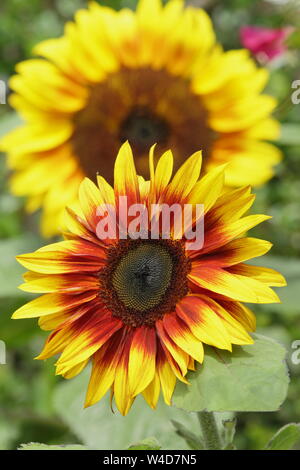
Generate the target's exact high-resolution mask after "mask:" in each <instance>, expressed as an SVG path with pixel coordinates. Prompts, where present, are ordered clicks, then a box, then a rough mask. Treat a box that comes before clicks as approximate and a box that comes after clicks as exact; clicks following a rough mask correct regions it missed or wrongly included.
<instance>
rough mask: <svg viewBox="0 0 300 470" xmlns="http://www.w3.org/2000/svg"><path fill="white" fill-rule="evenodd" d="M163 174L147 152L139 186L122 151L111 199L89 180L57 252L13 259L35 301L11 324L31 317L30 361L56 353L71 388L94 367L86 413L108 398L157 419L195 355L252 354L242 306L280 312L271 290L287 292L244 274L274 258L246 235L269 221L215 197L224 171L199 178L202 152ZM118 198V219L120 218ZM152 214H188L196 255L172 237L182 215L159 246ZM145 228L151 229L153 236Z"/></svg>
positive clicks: (165, 165)
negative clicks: (42, 340)
mask: <svg viewBox="0 0 300 470" xmlns="http://www.w3.org/2000/svg"><path fill="white" fill-rule="evenodd" d="M172 168H173V156H172V153H171V152H170V151H167V152H166V153H164V154H163V155H162V156H161V158H160V159H159V161H158V162H157V164H156V165H155V164H154V156H153V149H152V150H151V153H150V175H151V177H150V181H145V180H144V179H143V178H142V177H140V176H137V174H136V169H135V166H134V160H133V155H132V151H131V148H130V146H129V144H128V143H125V144H123V146H122V147H121V150H120V152H119V154H118V157H117V160H116V163H115V171H114V175H115V177H114V188H113V187H112V186H110V185H109V183H107V182H106V180H105V179H104V178H103V177H100V176H98V186H96V185H95V184H94V183H93V182H92V181H91V180H89V179H87V178H85V179H84V181H83V182H82V183H81V185H80V188H79V206H78V208H77V209H76V212H75V211H74V210H72V209H68V210H67V211H66V214H65V215H66V225H67V227H68V231H67V232H66V233H65V235H64V236H65V241H62V242H59V243H54V244H51V245H48V246H45V247H43V248H42V249H39V250H38V251H36V252H34V253H29V254H25V255H22V256H18V260H19V262H20V263H21V264H22V265H23V266H25V267H26V268H27V269H29V271H28V272H27V273H26V274H25V283H24V284H23V285H22V286H21V288H22V289H23V290H25V291H27V292H32V293H43V294H44V295H43V296H41V297H38V298H37V299H34V300H32V301H31V302H29V303H27V304H26V305H24V306H22V307H21V308H20V309H18V310H17V311H16V312H15V313H14V315H13V318H17V319H18V318H33V317H40V319H39V325H40V327H41V328H42V329H44V330H53V331H52V333H51V334H50V336H49V338H48V340H47V341H46V344H45V347H44V349H43V351H42V352H41V354H40V355H39V356H38V359H47V358H49V357H51V356H53V355H56V354H60V357H59V359H58V361H57V363H56V372H57V374H61V375H63V376H64V377H66V378H71V377H74V376H75V375H77V374H79V373H80V372H81V371H82V369H83V368H84V367H85V366H86V365H87V363H88V362H89V361H90V360H92V363H93V367H92V374H91V379H90V383H89V386H88V391H87V397H86V406H89V405H92V404H94V403H96V402H97V401H98V400H100V399H101V398H102V397H103V395H104V394H105V393H106V392H107V391H108V390H109V389H111V392H112V396H114V398H115V402H116V405H117V407H118V409H119V410H120V412H121V413H122V414H126V413H127V412H128V411H129V409H130V407H131V405H132V402H133V401H134V399H135V397H136V396H137V395H138V394H140V393H142V394H143V396H144V398H145V399H146V401H147V402H148V403H149V405H150V406H151V407H153V408H155V406H156V404H157V401H158V398H159V394H160V390H161V391H162V394H163V396H164V399H165V402H166V403H167V404H170V403H171V398H172V393H173V390H174V387H175V384H176V380H177V379H178V380H180V381H182V382H187V378H186V375H187V372H188V370H194V369H195V361H197V362H198V363H200V364H201V363H202V362H203V359H204V349H203V345H204V344H209V345H212V346H214V347H216V348H220V349H226V350H228V351H231V350H232V345H243V344H251V343H253V340H252V338H251V336H250V335H249V332H251V331H254V330H255V317H254V315H253V313H252V312H251V311H250V310H249V308H248V307H246V306H245V305H243V302H250V303H272V302H278V301H279V299H278V297H277V295H276V294H275V293H274V292H273V290H272V289H271V288H270V286H281V285H284V284H285V281H284V279H283V277H282V276H281V275H280V274H279V273H277V272H275V271H273V270H272V269H268V268H263V267H256V266H253V265H249V264H247V263H246V261H247V260H249V259H250V258H253V257H256V256H260V255H263V254H264V253H266V252H267V251H268V250H269V249H270V247H271V244H270V243H269V242H267V241H264V240H259V239H255V238H250V237H245V236H244V233H245V232H246V231H248V230H249V229H250V228H251V227H253V226H255V225H257V224H259V223H260V222H262V221H264V220H266V219H268V217H266V216H264V215H250V216H245V217H244V214H245V212H246V211H247V210H248V209H249V207H250V206H251V204H252V202H253V200H254V196H253V195H252V194H251V191H250V188H249V187H242V188H240V189H234V190H229V191H228V190H227V191H225V192H224V188H223V185H224V166H221V167H217V168H216V169H214V170H211V171H210V172H209V173H207V174H206V176H204V177H203V178H201V179H199V175H200V168H201V153H200V152H197V153H195V154H193V155H192V156H191V157H190V158H189V159H188V160H187V161H186V163H184V164H183V165H182V166H181V167H180V168H179V170H178V171H177V172H176V173H175V175H174V177H173V178H172ZM124 197H126V200H127V201H128V211H127V212H126V213H124V212H122V211H120V210H119V209H120V200H123V199H121V198H124ZM136 204H139V206H138V207H139V208H141V207H143V208H144V209H145V210H146V209H147V212H146V213H147V218H146V219H145V220H144V225H143V230H142V231H141V232H140V236H138V237H137V236H135V235H134V234H135V232H134V231H133V230H130V227H132V226H133V225H134V223H135V222H136V218H134V217H133V216H132V214H131V213H130V207H136V206H134V205H136ZM200 204H201V205H203V206H201V207H203V211H202V212H199V213H198V215H197V211H195V209H197V207H198V205H200ZM157 205H161V207H164V208H165V207H173V208H174V207H175V206H176V207H177V208H178V207H179V208H182V209H183V208H186V207H190V206H191V207H192V209H193V211H192V218H191V219H188V220H190V221H191V223H190V225H191V228H193V229H194V228H195V227H196V226H198V224H199V222H201V224H202V225H201V224H200V225H201V226H203V227H204V241H203V243H202V244H201V246H200V247H193V246H192V245H191V237H189V238H188V239H187V236H186V234H188V231H185V232H184V233H180V230H179V228H180V227H179V226H178V224H177V223H176V222H177V218H178V214H179V212H178V213H177V214H176V213H174V214H175V215H173V216H171V217H170V221H171V222H170V236H169V237H165V234H166V231H164V230H163V229H162V227H163V225H162V224H161V222H162V213H161V212H157V211H153V208H154V207H157ZM99 208H100V209H99ZM104 209H105V210H104ZM112 209H113V210H112ZM199 214H200V215H199ZM114 216H116V217H115V218H114ZM104 220H105V221H106V224H108V225H109V223H108V222H109V221H110V222H111V225H112V226H114V223H115V222H116V225H117V228H118V231H117V233H118V235H117V236H115V235H110V236H108V237H104V236H101V237H100V236H99V234H100V228H101V227H102V228H103V226H104V225H103V224H102V222H103V221H104ZM138 220H139V221H140V222H139V223H137V224H136V226H137V227H138V228H139V229H140V228H141V226H142V222H141V221H142V219H138ZM203 221H204V224H203ZM125 225H126V226H127V227H128V229H127V237H124V226H125ZM153 227H156V228H157V227H158V228H159V230H158V231H154V232H153V233H156V236H154V237H150V236H149V234H150V233H151V234H152V228H153ZM106 228H107V227H106ZM107 233H110V234H113V231H109V230H108V231H107ZM120 233H122V235H123V236H122V238H120ZM157 233H158V236H157ZM146 234H147V235H148V236H145V235H146ZM129 235H130V236H129Z"/></svg>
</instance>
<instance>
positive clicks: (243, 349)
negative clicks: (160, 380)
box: [172, 335, 289, 411]
mask: <svg viewBox="0 0 300 470" xmlns="http://www.w3.org/2000/svg"><path fill="white" fill-rule="evenodd" d="M253 336H254V339H255V343H254V344H253V345H247V346H234V348H233V352H232V353H231V352H228V351H224V350H219V349H215V348H212V347H206V348H205V357H204V362H203V365H198V368H197V370H196V371H195V372H191V373H189V375H188V380H189V382H190V385H185V384H182V383H178V384H177V386H176V389H175V392H174V395H173V399H172V402H173V404H174V405H175V406H177V407H179V408H182V409H184V410H187V411H203V410H206V411H275V410H278V408H279V407H280V405H281V404H282V402H283V400H284V399H285V397H286V394H287V389H288V384H289V377H288V373H287V367H286V364H285V361H284V359H285V356H286V351H285V349H284V348H283V347H282V346H281V345H280V344H278V343H276V342H275V341H274V340H272V339H270V338H266V337H264V336H260V335H253Z"/></svg>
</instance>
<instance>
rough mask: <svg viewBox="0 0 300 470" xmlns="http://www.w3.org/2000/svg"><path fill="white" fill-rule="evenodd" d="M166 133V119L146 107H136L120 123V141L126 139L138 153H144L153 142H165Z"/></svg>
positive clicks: (167, 133) (167, 130)
mask: <svg viewBox="0 0 300 470" xmlns="http://www.w3.org/2000/svg"><path fill="white" fill-rule="evenodd" d="M168 135H169V128H168V125H167V123H166V121H164V120H163V119H161V118H160V117H159V116H156V115H155V114H152V113H151V111H149V110H148V109H147V108H136V109H134V110H133V111H132V112H131V114H130V115H129V116H128V117H127V118H126V119H125V121H124V122H123V123H122V125H121V130H120V141H121V142H125V141H126V140H128V141H129V142H130V143H131V145H132V146H133V147H134V148H135V149H136V150H137V152H138V154H144V153H147V152H149V149H150V147H151V146H152V145H153V144H163V143H165V142H166V141H167V138H168Z"/></svg>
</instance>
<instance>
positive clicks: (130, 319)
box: [99, 240, 190, 327]
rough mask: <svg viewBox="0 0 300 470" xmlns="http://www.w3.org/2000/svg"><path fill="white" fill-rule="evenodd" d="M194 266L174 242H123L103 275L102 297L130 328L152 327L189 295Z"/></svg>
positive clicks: (112, 252) (113, 249)
mask: <svg viewBox="0 0 300 470" xmlns="http://www.w3.org/2000/svg"><path fill="white" fill-rule="evenodd" d="M189 271H190V262H189V260H188V258H187V257H186V255H185V251H184V244H183V242H181V241H172V240H146V241H145V240H120V241H119V242H118V243H117V244H116V245H114V246H113V247H111V248H110V249H109V251H108V262H107V266H106V267H105V268H104V269H103V270H101V271H100V273H99V279H100V297H101V298H102V300H103V301H104V303H105V304H106V306H107V307H108V308H109V309H110V310H111V311H112V313H113V315H114V316H116V317H118V318H121V319H122V320H123V321H124V323H125V324H127V325H130V326H134V327H136V326H140V325H148V326H151V325H153V324H154V323H155V321H156V320H158V319H160V318H162V317H163V315H164V314H165V313H170V312H172V311H174V310H175V307H176V304H177V302H178V301H179V300H181V299H182V298H183V297H184V296H185V295H186V294H187V293H188V280H187V274H188V273H189Z"/></svg>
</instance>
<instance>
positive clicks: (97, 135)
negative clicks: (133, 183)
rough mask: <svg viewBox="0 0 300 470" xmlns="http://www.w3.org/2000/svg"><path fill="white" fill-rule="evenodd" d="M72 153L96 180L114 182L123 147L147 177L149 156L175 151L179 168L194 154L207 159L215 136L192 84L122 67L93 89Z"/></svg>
mask: <svg viewBox="0 0 300 470" xmlns="http://www.w3.org/2000/svg"><path fill="white" fill-rule="evenodd" d="M74 125H75V131H74V134H73V137H72V138H71V144H72V147H73V150H74V154H75V155H76V156H77V158H78V161H79V164H80V166H81V168H82V170H83V171H84V173H85V174H86V175H87V176H89V177H90V178H92V179H95V175H96V173H97V172H99V173H100V174H101V175H102V176H104V177H105V178H106V179H108V181H110V182H112V181H113V165H114V161H115V157H116V155H117V153H118V151H119V148H120V145H121V143H122V142H124V141H125V140H128V141H129V143H130V144H131V146H132V148H133V152H134V156H135V162H136V167H137V171H138V173H139V174H142V175H143V176H145V177H148V176H149V175H148V153H149V149H150V147H151V146H152V145H153V144H154V143H157V144H158V145H157V154H158V155H159V154H160V153H162V152H164V151H166V150H168V149H172V151H173V153H174V157H175V169H177V168H178V167H179V166H180V165H181V164H182V163H183V161H184V160H185V159H186V158H187V157H189V156H190V155H191V154H192V153H193V152H195V151H198V150H200V149H202V150H203V153H204V157H206V158H207V157H209V154H210V150H211V146H212V143H213V141H214V138H215V136H214V133H213V132H212V131H211V129H210V128H209V125H208V123H207V113H206V111H205V108H204V106H203V103H202V101H201V98H200V97H199V96H197V95H196V94H195V93H193V91H192V89H191V86H190V82H189V81H188V80H187V79H185V78H183V77H178V76H174V75H171V74H170V73H169V72H167V71H164V70H153V69H150V68H141V69H129V68H122V69H120V70H119V71H118V72H116V73H114V74H111V75H109V76H108V77H107V78H106V79H105V80H104V81H103V82H102V83H98V84H97V85H94V86H92V87H91V90H90V97H89V99H88V102H87V104H86V106H85V108H84V109H83V110H81V111H79V112H78V113H77V114H76V115H75V117H74Z"/></svg>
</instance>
